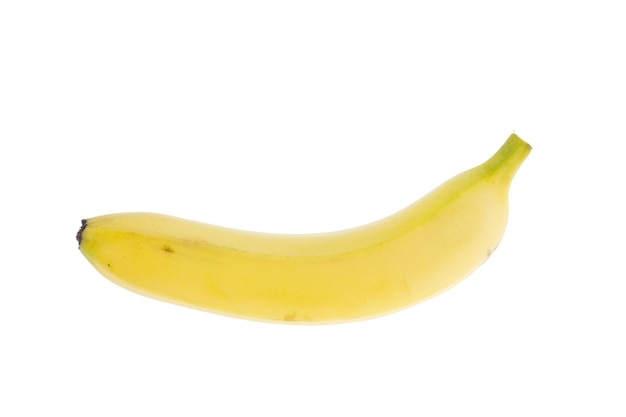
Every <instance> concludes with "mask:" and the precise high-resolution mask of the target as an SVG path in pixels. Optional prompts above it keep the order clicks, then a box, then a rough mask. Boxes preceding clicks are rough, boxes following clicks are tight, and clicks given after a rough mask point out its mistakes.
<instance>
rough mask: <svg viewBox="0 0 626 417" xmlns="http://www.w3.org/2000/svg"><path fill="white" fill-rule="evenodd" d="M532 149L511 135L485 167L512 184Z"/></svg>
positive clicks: (517, 137)
mask: <svg viewBox="0 0 626 417" xmlns="http://www.w3.org/2000/svg"><path fill="white" fill-rule="evenodd" d="M531 149H532V147H531V146H530V145H529V144H528V143H526V142H525V141H524V140H522V139H521V138H520V137H519V136H517V135H516V134H515V133H513V134H511V136H509V138H508V139H507V140H506V142H504V144H503V145H502V146H501V147H500V149H498V151H497V152H496V153H495V154H494V155H493V156H492V157H491V158H489V160H487V162H485V164H484V166H485V168H486V169H487V171H488V172H492V173H494V174H496V175H497V176H498V177H500V178H502V179H503V180H504V181H506V182H511V180H513V177H514V176H515V173H516V172H517V170H518V169H519V167H520V166H521V165H522V163H523V162H524V160H525V159H526V157H527V156H528V154H529V153H530V150H531Z"/></svg>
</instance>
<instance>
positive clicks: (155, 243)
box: [77, 135, 530, 323]
mask: <svg viewBox="0 0 626 417" xmlns="http://www.w3.org/2000/svg"><path fill="white" fill-rule="evenodd" d="M529 152H530V146H529V145H528V144H527V143H526V142H524V141H523V140H521V139H520V138H519V137H518V136H516V135H511V136H510V137H509V138H508V140H507V141H506V142H505V144H504V145H503V146H502V147H501V148H500V150H498V152H496V153H495V155H494V156H493V157H491V158H490V159H489V160H488V161H487V162H485V163H483V164H482V165H479V166H478V167H476V168H473V169H471V170H469V171H466V172H464V173H462V174H460V175H458V176H456V177H454V178H452V179H451V180H449V181H447V182H445V183H444V184H442V185H441V186H439V187H438V188H436V189H435V190H433V191H431V192H430V193H428V194H427V195H426V196H424V197H423V198H421V199H420V200H418V201H417V202H415V203H413V204H412V205H410V206H409V207H407V208H405V209H404V210H401V211H400V212H398V213H396V214H394V215H391V216H389V217H386V218H384V219H382V220H379V221H377V222H374V223H371V224H367V225H365V226H361V227H357V228H354V229H349V230H344V231H340V232H332V233H321V234H312V235H276V234H265V233H256V232H246V231H240V230H233V229H227V228H223V227H218V226H213V225H209V224H203V223H197V222H192V221H189V220H183V219H179V218H175V217H170V216H164V215H160V214H151V213H126V214H111V215H106V216H101V217H95V218H92V219H88V220H83V226H82V228H81V229H80V231H79V233H78V235H77V239H78V241H79V246H80V250H81V251H82V253H83V254H84V255H85V257H86V258H87V259H88V260H89V262H91V264H92V265H93V266H94V267H95V268H96V269H97V270H98V271H99V272H100V273H101V274H102V275H104V276H105V277H107V278H108V279H110V280H111V281H113V282H115V283H117V284H119V285H121V286H123V287H125V288H127V289H129V290H132V291H135V292H138V293H140V294H143V295H146V296H149V297H153V298H157V299H161V300H164V301H169V302H172V303H177V304H182V305H186V306H189V307H195V308H199V309H203V310H207V311H211V312H215V313H221V314H226V315H231V316H236V317H241V318H248V319H255V320H264V321H273V322H300V323H333V322H345V321H351V320H357V319H363V318H370V317H375V316H379V315H382V314H386V313H389V312H393V311H396V310H399V309H402V308H405V307H408V306H410V305H413V304H415V303H417V302H419V301H421V300H424V299H426V298H428V297H431V296H433V295H435V294H437V293H439V292H441V291H443V290H445V289H447V288H449V287H451V286H453V285H454V284H456V283H458V282H459V281H460V280H462V279H463V278H464V277H466V276H467V275H468V274H469V273H471V272H472V271H473V270H474V269H475V268H477V267H478V266H479V265H480V264H481V263H482V262H484V261H485V260H486V259H487V258H488V257H489V255H490V254H491V253H492V252H493V251H494V249H495V248H496V246H497V245H498V243H499V242H500V239H501V238H502V235H503V233H504V229H505V226H506V222H507V213H508V191H509V185H510V184H511V181H512V179H513V176H514V175H515V173H516V171H517V169H518V168H519V167H520V165H521V164H522V162H523V161H524V159H525V158H526V157H527V155H528V153H529Z"/></svg>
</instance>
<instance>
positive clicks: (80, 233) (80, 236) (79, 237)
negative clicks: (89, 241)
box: [76, 219, 87, 248]
mask: <svg viewBox="0 0 626 417" xmlns="http://www.w3.org/2000/svg"><path fill="white" fill-rule="evenodd" d="M80 222H81V226H80V229H79V230H78V233H76V240H78V247H79V248H80V242H81V241H82V240H83V230H85V227H87V220H85V219H82V220H81V221H80Z"/></svg>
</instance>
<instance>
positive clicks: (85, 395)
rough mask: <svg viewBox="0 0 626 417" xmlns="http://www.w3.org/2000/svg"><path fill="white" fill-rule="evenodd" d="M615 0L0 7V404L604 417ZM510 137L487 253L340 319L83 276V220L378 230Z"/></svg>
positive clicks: (106, 412) (620, 208)
mask: <svg viewBox="0 0 626 417" xmlns="http://www.w3.org/2000/svg"><path fill="white" fill-rule="evenodd" d="M625 13H626V12H624V8H623V5H622V2H619V1H613V2H611V1H602V0H594V1H569V2H566V1H550V0H541V1H525V2H521V1H516V2H511V1H492V2H489V1H472V2H462V1H441V2H422V1H405V2H402V1H343V0H333V1H323V0H321V1H320V0H317V1H315V2H312V1H310V2H304V1H274V0H268V1H265V0H263V1H260V0H259V1H217V2H216V1H184V0H183V1H176V2H174V1H150V2H148V1H138V0H124V1H106V2H86V1H67V0H62V1H27V0H25V1H17V0H16V1H12V0H8V1H3V2H2V3H1V5H0V137H1V138H2V147H1V153H0V170H1V172H0V174H1V176H0V181H1V184H2V197H3V198H2V200H3V203H2V208H1V210H2V216H0V221H1V224H0V227H1V230H2V239H1V240H0V245H1V246H0V249H1V253H2V257H1V262H2V274H1V275H2V276H1V280H0V320H1V322H0V326H1V327H0V338H1V339H2V342H1V344H0V384H1V385H2V386H1V387H0V392H1V398H2V399H1V400H0V415H3V416H139V415H149V416H209V415H210V416H224V417H228V416H321V415H323V416H361V415H365V416H416V415H422V416H473V415H476V416H530V415H532V416H556V415H586V416H591V415H596V416H624V415H626V399H625V397H624V393H625V392H626V377H625V375H626V361H625V359H624V355H625V352H626V342H625V341H624V333H625V332H624V329H625V324H624V323H625V318H626V304H625V302H624V299H625V296H626V294H625V292H626V284H625V282H626V272H625V267H624V256H625V249H626V247H625V246H626V245H625V241H624V233H625V232H626V227H625V224H624V220H623V219H624V212H625V210H626V205H625V204H624V202H623V201H624V198H623V196H622V194H624V189H625V188H624V179H625V178H626V175H625V169H624V164H623V160H624V158H623V155H624V149H625V148H624V143H625V140H626V134H625V133H624V132H625V126H624V122H625V121H626V100H625V97H626V83H625V74H626V60H625V59H624V56H625V55H624V53H625V51H626V49H625V41H626V25H625V24H624V21H625V17H626V16H625ZM513 131H514V132H516V133H517V134H519V135H520V136H521V137H522V138H523V139H525V140H526V141H527V142H529V143H530V144H531V145H532V146H533V151H532V153H531V155H530V156H529V158H528V159H527V161H526V162H525V164H524V165H523V166H522V168H521V169H520V171H519V172H518V175H517V177H516V179H515V181H514V183H513V186H512V189H511V211H510V221H509V227H508V229H507V232H506V235H505V238H504V240H503V242H502V244H501V245H500V247H499V248H498V250H497V251H496V253H495V254H494V255H493V256H492V257H491V258H490V259H489V261H488V262H487V263H486V264H484V265H483V266H482V267H481V268H480V269H479V270H477V271H476V272H475V273H474V274H473V275H472V276H471V277H470V278H468V279H467V280H465V281H464V282H463V283H461V284H460V285H458V286H456V287H455V288H453V289H452V290H450V291H448V292H446V293H444V294H442V295H439V296H438V297H436V298H433V299H431V300H428V301H426V302H424V303H422V304H419V305H417V306H415V307H413V308H410V309H408V310H405V311H402V312H400V313H397V314H393V315H390V316H386V317H383V318H379V319H375V320H370V321H364V322H357V323H352V324H344V325H335V326H316V327H308V326H304V327H302V326H286V325H272V324H265V323H256V322H249V321H244V320H238V319H232V318H226V317H221V316H217V315H212V314H208V313H203V312H200V311H195V310H191V309H186V308H183V307H178V306H174V305H169V304H166V303H162V302H159V301H154V300H151V299H148V298H144V297H141V296H139V295H136V294H133V293H130V292H128V291H126V290H124V289H121V288H119V287H117V286H115V285H113V284H111V283H110V282H109V281H107V280H106V279H105V278H103V277H101V276H100V275H99V274H98V273H97V272H96V271H95V270H94V269H93V268H92V267H91V265H89V263H88V262H87V261H86V260H85V259H84V258H83V257H82V255H81V254H80V252H79V251H78V249H77V243H76V241H75V239H74V236H75V234H76V231H77V230H78V228H79V226H80V219H82V218H86V217H92V216H97V215H101V214H107V213H111V212H120V211H155V212H162V213H166V214H172V215H177V216H181V217H187V218H191V219H195V220H200V221H205V222H208V223H214V224H220V225H223V226H230V227H236V228H243V229H250V230H262V231H269V232H293V233H295V232H299V233H306V232H322V231H329V230H337V229H344V228H347V227H351V226H356V225H359V224H362V223H366V222H370V221H373V220H376V219H378V218H380V217H383V216H386V215H388V214H391V213H393V212H395V211H396V210H399V209H400V208H402V207H404V206H406V205H407V204H409V203H411V202H412V201H414V200H416V199H417V198H419V197H420V196H421V195H422V194H424V193H426V192H427V191H428V190H430V189H431V188H433V187H434V186H436V185H438V184H439V183H440V182H442V181H444V180H446V179H447V178H448V177H451V176H453V175H455V174H457V173H458V172H460V171H462V170H464V169H466V168H470V167H472V166H474V165H476V164H478V163H480V162H482V161H483V160H484V159H486V158H487V157H489V156H490V155H491V154H492V153H493V152H495V150H496V149H497V148H498V147H499V146H500V145H501V144H502V143H503V142H504V140H505V139H506V138H507V137H508V135H509V134H510V133H511V132H513Z"/></svg>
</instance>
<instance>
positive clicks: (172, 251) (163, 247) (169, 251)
mask: <svg viewBox="0 0 626 417" xmlns="http://www.w3.org/2000/svg"><path fill="white" fill-rule="evenodd" d="M161 250H162V251H163V252H167V253H174V249H172V247H171V246H169V245H163V246H161Z"/></svg>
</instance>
